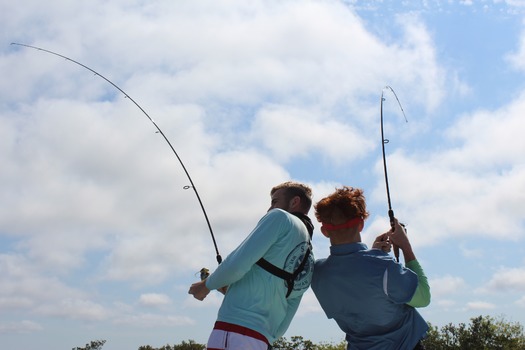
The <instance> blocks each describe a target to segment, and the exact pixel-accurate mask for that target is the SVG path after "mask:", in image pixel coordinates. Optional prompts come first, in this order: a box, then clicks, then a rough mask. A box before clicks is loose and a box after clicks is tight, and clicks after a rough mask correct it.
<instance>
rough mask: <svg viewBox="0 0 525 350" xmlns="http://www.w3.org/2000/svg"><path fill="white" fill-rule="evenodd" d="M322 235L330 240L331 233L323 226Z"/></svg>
mask: <svg viewBox="0 0 525 350" xmlns="http://www.w3.org/2000/svg"><path fill="white" fill-rule="evenodd" d="M321 233H322V234H323V235H324V236H325V237H326V238H330V233H329V232H328V230H327V229H325V228H324V227H323V226H321Z"/></svg>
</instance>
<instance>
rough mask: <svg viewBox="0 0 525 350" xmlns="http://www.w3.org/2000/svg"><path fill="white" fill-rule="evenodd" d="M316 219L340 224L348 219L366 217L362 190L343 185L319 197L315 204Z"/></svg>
mask: <svg viewBox="0 0 525 350" xmlns="http://www.w3.org/2000/svg"><path fill="white" fill-rule="evenodd" d="M315 217H316V218H317V221H319V222H322V223H326V224H342V223H344V222H346V221H348V220H350V219H354V218H361V219H363V220H365V219H366V218H367V217H368V212H367V211H366V201H365V196H364V195H363V190H362V189H359V188H353V187H348V186H344V187H342V188H339V189H336V191H335V192H334V193H332V194H331V195H329V196H328V197H325V198H323V199H321V200H320V201H319V202H317V204H316V205H315Z"/></svg>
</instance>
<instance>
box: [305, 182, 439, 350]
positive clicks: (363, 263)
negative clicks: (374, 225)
mask: <svg viewBox="0 0 525 350" xmlns="http://www.w3.org/2000/svg"><path fill="white" fill-rule="evenodd" d="M315 216H316V218H317V220H318V221H319V222H320V223H321V224H322V226H321V232H322V233H323V234H324V235H325V236H326V237H327V238H329V239H330V243H331V246H330V255H329V256H328V258H326V259H320V260H317V261H316V262H315V267H314V274H313V278H312V289H313V291H314V293H315V296H316V297H317V299H318V300H319V303H320V304H321V307H322V308H323V310H324V312H325V313H326V316H327V317H328V318H333V319H334V320H335V321H336V322H337V324H338V326H339V328H341V330H343V331H344V332H345V333H346V340H347V343H348V347H347V349H348V350H353V349H366V350H373V349H377V350H390V349H392V350H395V349H400V350H412V349H423V346H422V345H421V342H420V341H421V339H422V338H423V337H424V336H425V335H426V332H427V330H428V325H427V323H426V321H425V320H424V319H423V317H421V315H420V314H419V313H418V312H417V310H416V309H415V308H416V307H425V306H427V305H428V304H429V303H430V287H429V285H428V281H427V278H426V276H425V274H424V272H423V269H422V268H421V266H420V265H419V262H418V261H417V260H416V256H415V254H414V251H413V250H412V246H411V245H410V242H409V240H408V237H407V235H406V232H405V230H404V228H403V226H402V225H400V224H399V222H398V221H397V219H396V220H395V227H394V230H392V229H391V230H390V231H388V232H386V233H383V234H381V235H379V236H378V237H377V238H376V240H375V242H374V244H373V248H372V249H368V247H367V246H366V245H365V244H364V243H362V242H361V231H362V230H363V226H364V221H365V220H366V219H367V217H368V212H367V211H366V202H365V197H364V195H363V191H362V190H361V189H358V188H352V187H346V186H345V187H342V188H340V189H336V191H335V192H334V193H332V194H331V195H329V196H328V197H326V198H323V199H321V200H320V201H319V202H318V203H317V204H316V205H315ZM392 243H393V244H395V245H397V246H398V247H399V248H400V250H401V251H402V252H403V256H404V260H405V266H403V265H402V264H400V263H398V262H397V261H396V260H395V259H394V258H393V257H392V256H391V255H390V254H388V252H389V251H390V248H391V244H392Z"/></svg>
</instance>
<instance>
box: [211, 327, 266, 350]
mask: <svg viewBox="0 0 525 350" xmlns="http://www.w3.org/2000/svg"><path fill="white" fill-rule="evenodd" d="M217 323H220V325H219V326H217ZM217 323H216V324H215V328H214V329H213V331H212V332H211V334H210V338H209V339H208V345H207V349H208V350H267V349H268V342H266V341H264V340H263V339H264V337H262V336H261V335H260V334H259V333H257V332H255V331H252V330H250V329H248V328H244V327H240V326H236V325H230V324H225V323H222V322H217ZM232 327H233V328H232ZM217 328H226V329H227V330H224V329H217ZM239 328H240V329H241V330H240V333H237V332H236V331H238V330H239ZM241 333H244V334H241ZM254 336H255V338H254ZM261 337H262V338H263V339H257V338H261Z"/></svg>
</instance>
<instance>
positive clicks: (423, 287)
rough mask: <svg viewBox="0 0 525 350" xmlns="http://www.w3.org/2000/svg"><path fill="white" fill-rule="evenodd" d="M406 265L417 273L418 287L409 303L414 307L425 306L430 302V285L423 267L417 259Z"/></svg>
mask: <svg viewBox="0 0 525 350" xmlns="http://www.w3.org/2000/svg"><path fill="white" fill-rule="evenodd" d="M406 267H408V268H409V269H410V270H412V271H414V272H415V273H416V275H417V280H418V283H417V288H416V292H415V293H414V296H413V297H412V299H411V300H410V301H409V302H408V303H407V304H408V305H410V306H412V307H425V306H428V305H429V304H430V285H429V284H428V279H427V276H425V272H424V271H423V268H422V267H421V265H420V264H419V262H418V261H417V260H412V261H409V262H408V263H406Z"/></svg>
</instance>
